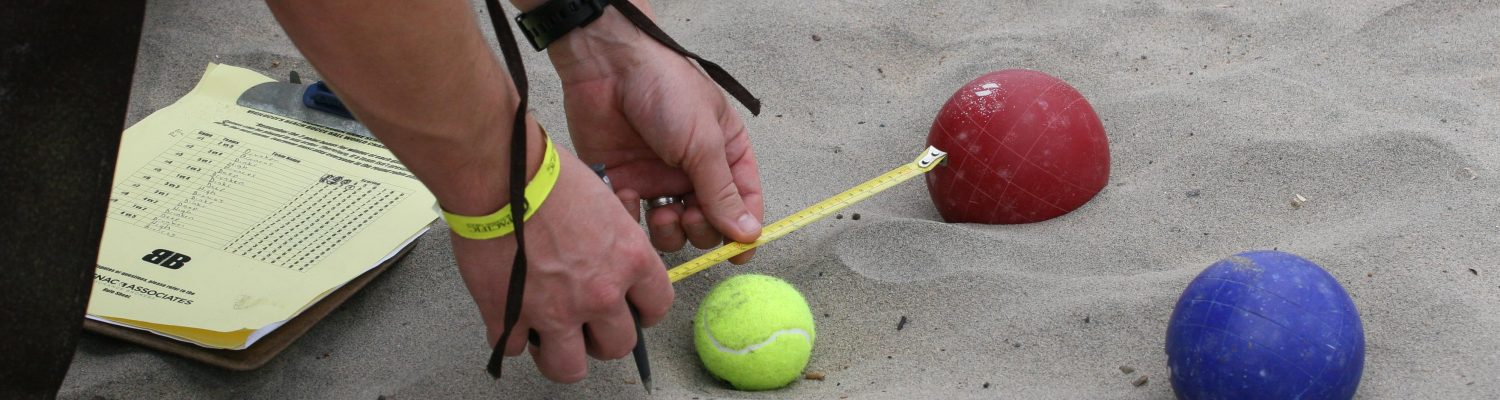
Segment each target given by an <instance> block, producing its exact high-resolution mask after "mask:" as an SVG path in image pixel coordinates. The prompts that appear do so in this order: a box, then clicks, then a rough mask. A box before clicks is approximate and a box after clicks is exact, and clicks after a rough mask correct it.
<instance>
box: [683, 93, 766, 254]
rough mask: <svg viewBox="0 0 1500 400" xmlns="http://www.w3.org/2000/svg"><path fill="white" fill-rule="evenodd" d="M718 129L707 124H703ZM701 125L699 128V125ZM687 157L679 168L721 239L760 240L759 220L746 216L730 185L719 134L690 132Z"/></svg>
mask: <svg viewBox="0 0 1500 400" xmlns="http://www.w3.org/2000/svg"><path fill="white" fill-rule="evenodd" d="M706 125H707V126H712V127H714V128H718V127H719V125H718V124H716V123H712V122H710V123H709V124H706ZM700 126H703V125H700ZM692 134H693V135H694V139H697V140H693V141H692V143H694V144H697V145H694V146H688V149H687V151H688V154H686V155H685V156H684V157H683V163H682V168H683V170H684V171H685V172H687V175H688V179H689V180H691V181H692V182H693V192H694V194H695V195H696V197H697V200H698V206H699V207H702V208H703V214H704V215H705V216H707V217H708V222H709V224H712V225H713V226H714V228H715V229H718V230H719V232H720V233H723V234H724V236H725V237H727V238H729V239H731V240H734V241H736V242H740V243H749V242H754V241H755V239H757V238H760V228H761V224H760V219H759V218H756V217H755V216H754V215H752V214H750V211H749V208H748V207H746V206H745V200H744V198H742V197H740V191H739V188H738V187H737V186H735V183H734V175H733V174H732V173H731V172H730V170H729V161H728V160H727V158H726V157H725V155H724V142H723V140H722V139H720V138H722V137H723V135H722V134H720V133H719V132H703V131H698V132H693V133H692Z"/></svg>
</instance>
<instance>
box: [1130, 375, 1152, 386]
mask: <svg viewBox="0 0 1500 400" xmlns="http://www.w3.org/2000/svg"><path fill="white" fill-rule="evenodd" d="M1149 380H1150V379H1149V378H1147V377H1146V376H1145V375H1141V377H1140V378H1136V379H1135V382H1131V383H1130V384H1132V385H1135V387H1141V386H1146V382H1147V381H1149Z"/></svg>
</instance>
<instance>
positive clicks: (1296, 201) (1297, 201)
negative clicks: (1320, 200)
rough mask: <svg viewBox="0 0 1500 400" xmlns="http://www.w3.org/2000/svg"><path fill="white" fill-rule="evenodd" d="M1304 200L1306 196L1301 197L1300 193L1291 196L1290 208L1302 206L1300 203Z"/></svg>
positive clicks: (1304, 201) (1305, 200)
mask: <svg viewBox="0 0 1500 400" xmlns="http://www.w3.org/2000/svg"><path fill="white" fill-rule="evenodd" d="M1306 202H1307V198H1306V197H1302V195H1300V194H1298V195H1296V197H1293V198H1292V208H1302V204H1303V203H1306Z"/></svg>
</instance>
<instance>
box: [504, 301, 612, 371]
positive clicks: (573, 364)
mask: <svg viewBox="0 0 1500 400" xmlns="http://www.w3.org/2000/svg"><path fill="white" fill-rule="evenodd" d="M626 315H627V316H628V315H629V314H626ZM524 332H525V331H516V333H513V334H512V335H513V336H520V337H521V339H522V342H525V338H526V334H525V333H524ZM630 334H631V336H632V337H633V336H634V335H635V331H634V329H632V330H631V332H630ZM540 336H541V342H542V344H541V346H535V345H533V346H528V348H530V349H531V358H532V359H533V360H535V361H536V368H537V369H538V370H541V371H542V376H545V377H547V379H549V380H552V381H553V382H559V383H574V382H578V381H581V380H583V378H584V377H586V376H588V374H589V367H588V359H587V358H586V357H585V355H584V354H585V351H586V349H585V346H584V342H583V330H582V329H579V328H578V327H574V328H572V329H561V330H557V331H553V332H542V333H540Z"/></svg>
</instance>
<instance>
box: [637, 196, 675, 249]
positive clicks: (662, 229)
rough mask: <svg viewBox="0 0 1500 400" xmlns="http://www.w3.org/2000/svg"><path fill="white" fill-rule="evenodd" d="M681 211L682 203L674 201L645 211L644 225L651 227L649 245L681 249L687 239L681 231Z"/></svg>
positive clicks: (658, 247) (659, 247) (657, 247)
mask: <svg viewBox="0 0 1500 400" xmlns="http://www.w3.org/2000/svg"><path fill="white" fill-rule="evenodd" d="M637 204H639V203H637ZM682 211H683V206H682V204H675V203H674V204H668V205H666V206H662V207H656V208H653V209H651V210H649V211H646V226H647V227H648V228H650V229H651V245H652V246H653V247H656V249H657V250H661V251H665V252H674V251H677V250H682V245H683V243H684V242H686V240H687V236H685V235H684V233H683V231H682V225H681V221H682Z"/></svg>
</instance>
